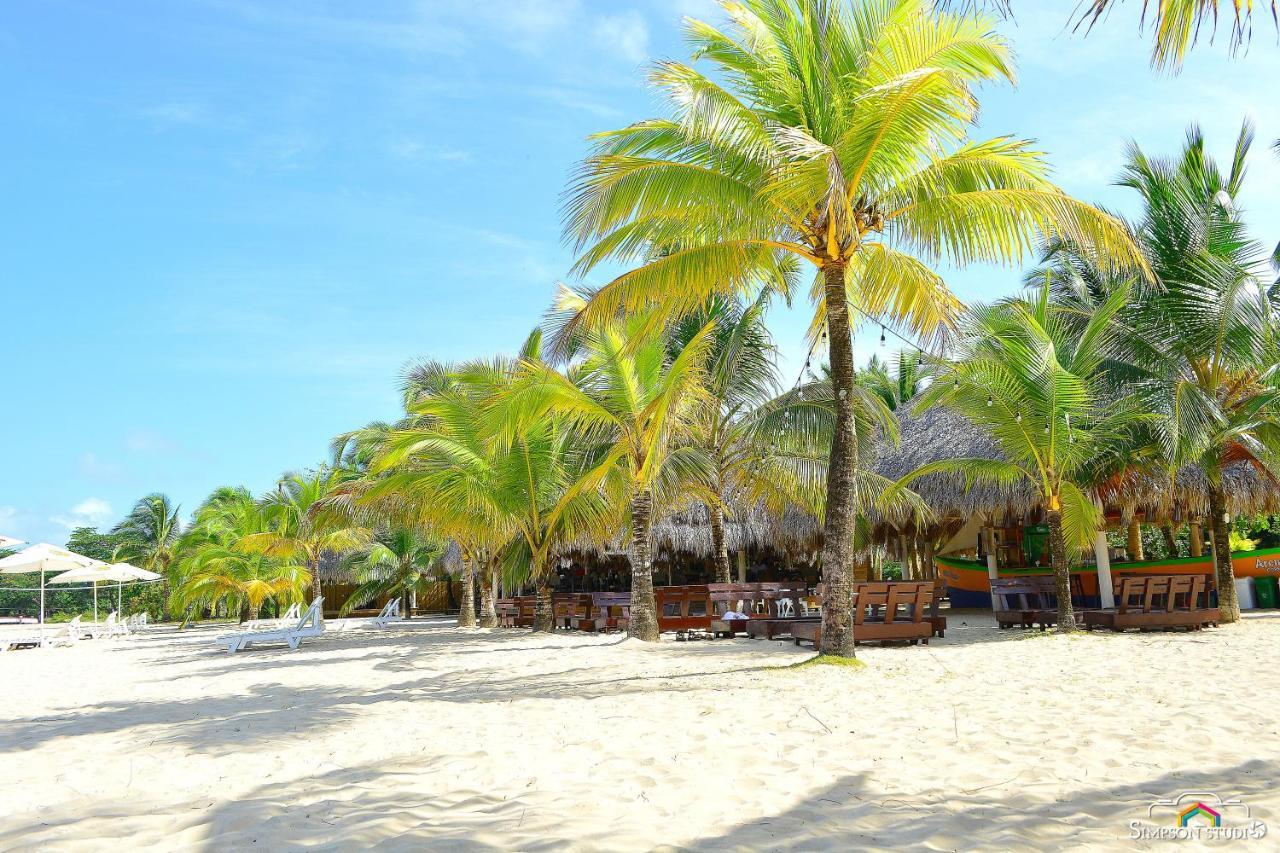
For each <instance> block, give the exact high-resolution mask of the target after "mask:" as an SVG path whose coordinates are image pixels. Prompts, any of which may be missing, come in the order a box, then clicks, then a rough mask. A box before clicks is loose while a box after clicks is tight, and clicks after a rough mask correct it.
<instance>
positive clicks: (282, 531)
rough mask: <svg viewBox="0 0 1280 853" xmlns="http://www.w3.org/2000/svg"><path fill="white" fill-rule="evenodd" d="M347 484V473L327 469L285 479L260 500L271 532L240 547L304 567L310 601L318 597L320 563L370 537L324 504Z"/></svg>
mask: <svg viewBox="0 0 1280 853" xmlns="http://www.w3.org/2000/svg"><path fill="white" fill-rule="evenodd" d="M348 479H350V474H348V473H347V472H344V471H341V470H339V469H335V468H329V467H321V468H319V469H317V470H315V471H309V472H295V473H290V474H286V475H285V476H284V477H282V478H281V479H280V482H279V483H278V484H277V486H276V488H275V489H273V490H272V491H270V492H268V493H267V494H266V495H265V496H264V497H263V498H262V500H261V505H262V508H263V511H264V513H265V516H266V518H267V519H268V521H269V528H268V529H266V530H263V531H260V532H256V533H253V534H251V535H248V536H245V537H243V538H241V539H240V541H239V543H238V545H237V547H238V548H240V549H241V550H242V551H244V552H245V553H257V554H264V555H266V556H269V557H278V558H282V559H289V560H294V561H297V562H300V563H302V564H303V565H304V566H306V570H307V573H308V574H309V575H310V577H311V597H312V599H313V600H314V599H317V598H319V597H320V596H321V594H322V593H321V587H320V559H321V558H322V557H323V556H325V555H333V556H341V555H342V554H344V553H346V552H348V551H352V550H354V549H356V548H359V547H361V546H362V545H364V544H365V543H366V542H368V541H369V537H370V532H369V530H368V529H367V528H364V527H361V526H359V525H358V524H355V523H353V521H352V520H351V518H350V517H349V516H348V515H347V514H346V513H343V512H340V511H335V510H334V509H333V508H332V507H331V506H329V505H326V504H325V500H326V499H327V498H329V497H330V496H331V495H332V494H333V493H334V492H335V491H337V490H338V488H339V487H341V486H342V485H343V483H345V482H346V481H347V480H348Z"/></svg>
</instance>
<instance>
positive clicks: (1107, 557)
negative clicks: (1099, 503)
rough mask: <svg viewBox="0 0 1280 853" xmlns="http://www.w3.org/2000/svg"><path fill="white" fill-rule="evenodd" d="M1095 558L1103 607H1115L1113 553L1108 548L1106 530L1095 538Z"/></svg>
mask: <svg viewBox="0 0 1280 853" xmlns="http://www.w3.org/2000/svg"><path fill="white" fill-rule="evenodd" d="M1093 556H1094V559H1095V560H1097V563H1098V596H1099V597H1100V598H1101V599H1102V606H1103V607H1115V606H1116V597H1115V591H1114V590H1113V589H1112V588H1111V553H1110V551H1109V550H1108V548H1107V531H1106V528H1103V529H1102V530H1099V531H1098V532H1097V533H1096V534H1095V535H1094V537H1093Z"/></svg>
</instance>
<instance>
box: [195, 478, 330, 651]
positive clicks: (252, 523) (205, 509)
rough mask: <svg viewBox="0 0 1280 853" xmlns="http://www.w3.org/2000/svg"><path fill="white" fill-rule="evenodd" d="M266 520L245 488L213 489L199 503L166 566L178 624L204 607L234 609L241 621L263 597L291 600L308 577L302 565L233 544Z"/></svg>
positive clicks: (256, 608)
mask: <svg viewBox="0 0 1280 853" xmlns="http://www.w3.org/2000/svg"><path fill="white" fill-rule="evenodd" d="M267 524H268V520H267V518H266V515H265V513H264V512H263V508H262V507H261V506H260V505H259V503H258V502H257V501H255V500H254V498H253V496H252V495H251V494H250V493H249V491H248V489H244V488H231V487H222V488H218V489H215V490H214V492H213V493H212V494H210V495H209V497H208V498H206V499H205V500H204V502H203V503H201V504H200V506H199V507H198V508H197V509H196V511H195V514H194V515H193V517H192V520H191V524H190V525H189V526H188V527H187V528H186V530H185V531H183V534H182V538H181V540H180V542H179V544H178V546H177V548H176V549H175V551H176V557H175V559H174V561H173V563H172V566H171V576H172V577H173V578H174V590H173V595H172V598H171V604H172V607H173V610H174V612H185V613H186V619H184V622H183V625H184V627H185V625H186V621H187V620H189V619H190V618H191V617H192V616H194V615H195V614H196V613H197V612H198V610H199V609H201V608H204V607H208V608H211V609H212V608H215V607H217V606H218V605H219V604H226V605H228V607H229V608H238V609H239V612H240V621H242V622H243V621H245V620H247V619H250V618H252V616H253V614H254V613H256V612H258V611H259V610H260V609H261V607H262V605H263V603H264V602H265V601H266V600H267V599H268V598H274V599H276V600H277V602H279V601H285V602H292V601H294V600H298V599H300V598H302V597H303V593H304V591H305V589H306V586H307V584H309V583H310V580H311V576H310V574H308V573H307V571H306V569H305V567H303V566H300V565H298V564H296V563H294V562H292V561H287V560H278V559H275V558H271V557H265V556H262V555H256V554H255V555H250V554H245V553H244V552H243V551H241V550H239V549H238V548H237V545H238V543H239V541H240V540H241V539H242V538H244V537H245V536H249V535H252V534H256V533H260V532H262V531H263V530H265V529H266V526H267Z"/></svg>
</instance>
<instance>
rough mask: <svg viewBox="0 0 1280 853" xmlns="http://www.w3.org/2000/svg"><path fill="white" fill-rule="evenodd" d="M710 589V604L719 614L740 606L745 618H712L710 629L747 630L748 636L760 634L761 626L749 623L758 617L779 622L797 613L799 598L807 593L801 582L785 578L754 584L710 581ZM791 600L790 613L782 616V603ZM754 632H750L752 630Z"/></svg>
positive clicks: (726, 630)
mask: <svg viewBox="0 0 1280 853" xmlns="http://www.w3.org/2000/svg"><path fill="white" fill-rule="evenodd" d="M707 588H708V590H709V591H710V598H711V602H712V607H713V609H714V611H715V613H716V614H717V616H719V615H720V614H724V613H725V612H727V611H729V610H737V609H738V607H739V606H740V605H741V607H742V610H741V611H739V612H743V613H745V614H746V615H747V616H748V617H750V618H748V619H722V618H714V619H713V620H712V623H711V631H712V632H713V633H715V634H726V635H728V636H733V635H734V634H742V633H746V634H747V635H748V636H763V634H760V633H758V632H759V631H761V630H763V628H762V626H757V627H756V628H754V629H753V628H752V625H751V623H752V622H755V621H758V620H771V621H774V622H777V623H779V625H780V624H781V623H782V622H785V621H787V620H788V619H790V618H796V617H799V616H800V610H799V609H798V608H799V607H800V601H801V600H802V599H804V598H806V597H807V596H808V594H809V589H808V587H807V586H805V585H804V584H799V583H795V582H787V581H760V582H757V583H713V584H708V585H707ZM785 600H790V601H791V602H792V604H791V607H792V611H793V614H794V615H793V616H791V617H784V616H783V615H782V614H781V612H780V609H781V606H782V602H783V601H785ZM753 630H754V631H757V633H754V634H753V633H752V631H753Z"/></svg>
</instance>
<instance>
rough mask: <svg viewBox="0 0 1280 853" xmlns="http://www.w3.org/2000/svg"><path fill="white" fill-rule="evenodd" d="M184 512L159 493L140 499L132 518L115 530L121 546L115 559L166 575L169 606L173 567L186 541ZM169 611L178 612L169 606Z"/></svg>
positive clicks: (164, 583)
mask: <svg viewBox="0 0 1280 853" xmlns="http://www.w3.org/2000/svg"><path fill="white" fill-rule="evenodd" d="M180 512H181V508H180V507H178V506H175V505H174V504H173V503H172V502H171V501H170V500H169V498H168V496H167V495H163V494H160V493H159V492H155V493H153V494H150V495H147V496H145V497H143V498H140V499H139V500H138V502H137V503H135V504H134V505H133V509H131V510H129V514H128V515H126V516H125V517H124V519H123V520H122V521H121V522H120V523H119V524H117V525H116V526H115V527H114V528H112V529H111V534H112V535H113V536H115V537H116V538H117V541H118V543H119V544H117V545H116V548H115V552H114V554H113V555H112V559H113V560H115V561H117V562H128V563H133V564H135V565H137V566H139V567H140V568H144V569H146V570H148V571H151V572H156V573H157V574H160V575H163V576H164V580H163V581H162V582H161V585H162V587H163V589H162V590H161V600H162V601H166V602H167V601H168V597H169V588H170V582H171V580H172V578H171V577H170V566H171V565H172V564H173V561H174V558H175V556H176V554H177V550H178V543H179V541H180V539H181V537H182V521H181V519H180V518H179V513H180ZM166 609H169V610H170V612H171V613H174V612H175V611H173V610H172V609H171V608H168V606H167V605H166ZM175 615H176V613H175Z"/></svg>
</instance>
